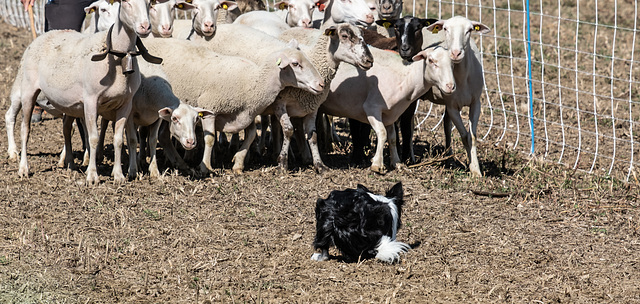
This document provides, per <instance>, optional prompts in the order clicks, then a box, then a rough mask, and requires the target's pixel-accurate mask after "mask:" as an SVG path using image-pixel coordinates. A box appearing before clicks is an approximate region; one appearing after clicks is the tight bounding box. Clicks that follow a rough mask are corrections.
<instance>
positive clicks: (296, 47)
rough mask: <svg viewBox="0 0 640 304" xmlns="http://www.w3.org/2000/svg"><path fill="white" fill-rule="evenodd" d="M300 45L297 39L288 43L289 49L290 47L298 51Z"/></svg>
mask: <svg viewBox="0 0 640 304" xmlns="http://www.w3.org/2000/svg"><path fill="white" fill-rule="evenodd" d="M298 46H299V43H298V40H296V39H295V38H293V39H291V40H289V43H287V47H290V48H292V49H296V50H297V49H298Z"/></svg>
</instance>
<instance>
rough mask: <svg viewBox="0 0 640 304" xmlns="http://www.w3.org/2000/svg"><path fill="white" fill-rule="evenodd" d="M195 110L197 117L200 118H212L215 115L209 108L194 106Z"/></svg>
mask: <svg viewBox="0 0 640 304" xmlns="http://www.w3.org/2000/svg"><path fill="white" fill-rule="evenodd" d="M194 109H195V110H196V111H198V117H199V118H201V119H207V118H213V117H215V115H214V114H213V112H211V111H209V110H205V109H203V108H194Z"/></svg>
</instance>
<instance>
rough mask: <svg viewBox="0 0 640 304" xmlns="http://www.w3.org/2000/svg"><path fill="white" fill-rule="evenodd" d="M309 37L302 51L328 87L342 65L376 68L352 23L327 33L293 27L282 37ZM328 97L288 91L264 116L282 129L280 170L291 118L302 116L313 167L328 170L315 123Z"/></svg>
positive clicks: (284, 160)
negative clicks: (278, 124) (269, 116)
mask: <svg viewBox="0 0 640 304" xmlns="http://www.w3.org/2000/svg"><path fill="white" fill-rule="evenodd" d="M306 36H311V37H313V38H312V39H313V40H312V41H311V43H309V44H308V46H306V47H303V48H302V50H303V51H305V52H306V53H307V54H309V56H310V57H311V61H312V62H313V64H314V66H316V68H317V69H318V71H319V72H320V74H322V76H323V77H324V78H325V83H327V86H329V85H330V84H331V82H332V80H333V78H334V77H335V73H336V71H337V69H338V67H339V66H340V62H346V63H348V64H350V65H353V66H357V67H358V68H359V69H361V70H365V71H366V70H368V69H369V68H371V66H372V65H373V60H374V59H373V57H372V55H371V52H369V48H368V47H367V45H366V44H365V43H364V40H363V39H362V35H361V32H360V29H359V28H357V27H355V26H353V25H351V24H348V23H343V24H339V25H337V26H331V27H327V28H326V29H325V30H324V31H318V30H307V29H301V28H292V29H290V30H287V31H286V32H284V33H283V34H282V35H281V36H280V38H281V39H284V40H286V39H291V38H303V37H306ZM327 95H328V92H323V94H321V95H317V96H314V95H310V94H307V93H305V92H303V91H301V90H294V89H285V90H284V91H283V92H282V93H281V94H280V95H279V96H278V99H277V100H276V102H274V103H273V105H271V106H270V107H269V108H268V109H267V111H265V113H264V114H275V116H276V118H277V119H278V120H279V121H280V124H281V126H282V129H283V130H282V131H283V133H284V141H283V143H282V148H281V150H280V155H279V156H278V163H279V166H280V167H281V168H283V169H287V165H288V152H289V144H290V140H291V136H292V135H293V131H294V127H293V125H292V124H291V121H290V118H289V117H300V118H302V124H303V126H302V127H303V131H304V133H305V135H306V139H307V142H308V144H309V147H310V148H311V154H312V157H313V159H312V161H313V165H314V168H315V169H316V171H318V172H323V171H324V170H325V169H326V166H325V165H324V163H323V162H322V159H321V157H320V151H319V149H318V142H317V134H316V126H315V120H316V116H317V114H318V108H319V107H320V105H321V104H322V103H323V102H324V101H325V99H326V98H327ZM303 155H305V154H303ZM303 161H304V162H307V161H308V160H306V159H303Z"/></svg>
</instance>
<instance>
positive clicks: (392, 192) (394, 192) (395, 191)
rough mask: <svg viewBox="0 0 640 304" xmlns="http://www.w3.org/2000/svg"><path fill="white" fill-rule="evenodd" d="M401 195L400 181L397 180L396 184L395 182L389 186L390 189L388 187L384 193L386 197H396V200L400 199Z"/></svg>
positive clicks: (402, 193)
mask: <svg viewBox="0 0 640 304" xmlns="http://www.w3.org/2000/svg"><path fill="white" fill-rule="evenodd" d="M403 195H404V192H403V191H402V182H398V183H397V184H395V185H394V186H393V187H391V189H389V191H387V194H385V196H386V197H388V198H397V199H398V200H402V196H403Z"/></svg>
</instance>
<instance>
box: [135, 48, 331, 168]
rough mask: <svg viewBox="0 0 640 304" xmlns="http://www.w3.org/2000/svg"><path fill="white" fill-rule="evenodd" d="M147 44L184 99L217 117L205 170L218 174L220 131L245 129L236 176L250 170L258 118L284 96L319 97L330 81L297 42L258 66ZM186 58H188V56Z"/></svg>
mask: <svg viewBox="0 0 640 304" xmlns="http://www.w3.org/2000/svg"><path fill="white" fill-rule="evenodd" d="M146 43H147V44H148V47H149V49H150V50H152V52H154V53H158V54H160V55H161V56H163V58H164V61H163V65H162V68H163V70H164V72H165V73H166V74H167V80H168V81H169V82H170V83H171V84H172V86H173V91H174V93H175V94H176V96H178V97H180V99H181V100H184V101H185V102H187V103H189V104H191V105H195V106H198V107H201V108H204V109H207V110H209V111H211V112H212V113H213V115H210V116H208V117H203V119H202V126H203V129H204V134H205V136H204V137H205V152H204V157H203V160H202V162H201V164H200V167H199V171H200V172H201V173H206V172H208V171H209V170H212V166H211V155H212V150H213V144H214V134H215V131H222V132H228V133H237V132H240V131H242V130H245V129H247V130H245V137H246V138H245V141H244V142H243V144H242V147H241V150H240V151H239V152H238V153H236V155H235V157H234V167H233V170H234V172H238V173H240V172H242V170H243V169H244V157H245V156H246V153H247V151H248V148H249V145H250V144H251V142H252V141H253V139H254V138H255V133H256V132H255V131H256V129H255V124H254V118H255V117H256V116H257V115H259V114H261V113H262V112H264V111H265V109H266V108H267V107H268V106H269V105H271V104H272V103H273V102H274V100H275V99H276V97H277V96H278V94H279V93H280V91H282V90H283V89H285V88H287V87H296V88H299V89H301V90H304V91H305V92H309V94H312V95H313V94H319V93H320V92H322V91H323V90H324V88H325V82H324V80H323V78H322V77H321V76H320V74H319V73H318V71H317V70H316V68H314V66H313V65H312V64H311V62H310V60H309V59H308V58H307V57H306V56H305V55H304V53H302V52H301V51H300V50H298V49H297V42H296V41H291V42H290V44H289V46H288V47H285V48H284V49H281V50H279V51H276V52H272V53H270V54H269V55H266V56H265V55H263V56H264V59H262V60H261V61H260V63H258V64H256V63H253V62H251V61H249V60H247V59H244V58H240V57H234V56H225V55H221V54H217V53H215V52H213V51H210V50H208V49H206V48H203V47H202V45H200V44H195V43H192V42H189V41H186V40H177V39H169V40H167V39H153V40H147V41H146ZM185 54H188V56H187V57H185Z"/></svg>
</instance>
